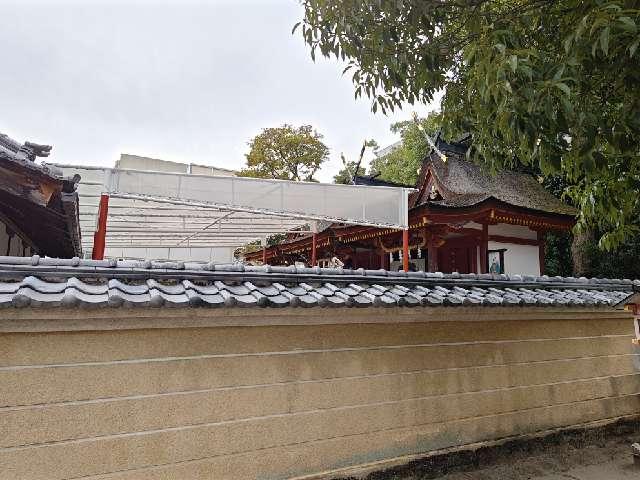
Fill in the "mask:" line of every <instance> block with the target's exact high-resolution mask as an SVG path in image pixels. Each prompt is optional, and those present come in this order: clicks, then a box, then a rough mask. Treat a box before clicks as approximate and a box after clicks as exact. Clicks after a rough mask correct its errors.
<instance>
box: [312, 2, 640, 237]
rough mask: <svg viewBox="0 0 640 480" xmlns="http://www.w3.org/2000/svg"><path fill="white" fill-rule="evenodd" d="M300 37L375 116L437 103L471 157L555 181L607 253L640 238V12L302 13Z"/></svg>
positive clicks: (621, 5)
mask: <svg viewBox="0 0 640 480" xmlns="http://www.w3.org/2000/svg"><path fill="white" fill-rule="evenodd" d="M301 3H302V4H303V6H304V9H305V13H304V18H303V20H302V22H301V24H300V25H301V33H302V36H303V38H304V41H305V42H306V43H307V44H308V45H309V47H310V49H311V56H312V57H313V58H315V56H316V55H317V54H321V55H324V56H327V57H329V56H334V57H336V58H339V59H341V60H344V61H346V62H347V67H346V68H345V72H346V71H350V72H351V74H352V79H353V83H354V86H355V95H356V97H360V96H365V95H366V96H367V97H369V98H370V99H371V100H372V109H373V110H374V111H376V110H377V109H381V110H382V111H388V110H393V109H394V108H397V107H400V106H401V105H402V104H403V103H404V102H409V103H413V102H423V103H426V102H430V101H432V100H433V98H434V94H435V93H436V92H438V91H440V90H444V91H445V94H444V98H443V104H442V108H443V122H444V125H445V127H446V129H447V130H446V133H447V136H448V137H451V136H452V135H451V133H452V132H453V131H455V130H459V131H468V132H470V133H472V134H473V138H474V145H473V149H472V150H471V151H470V155H471V156H472V157H473V158H474V159H475V160H477V161H479V162H484V163H486V164H487V166H488V167H489V168H492V169H494V170H497V169H503V168H507V167H511V168H513V167H515V166H516V165H517V164H518V163H520V164H524V165H532V166H536V167H538V168H540V169H541V171H542V172H543V173H544V174H545V175H549V174H559V175H561V176H562V177H563V178H565V179H566V180H567V181H568V184H569V185H571V186H570V187H568V188H567V189H566V193H567V194H568V195H570V197H571V198H572V199H573V200H574V202H575V204H576V205H577V206H578V207H579V209H580V215H579V225H578V226H579V228H589V229H593V230H597V231H599V232H600V233H601V237H600V246H601V247H603V248H605V249H610V248H612V247H614V246H615V245H618V244H620V243H621V242H622V241H623V240H624V239H625V238H630V237H632V236H634V235H637V234H638V232H639V231H640V229H639V227H638V221H637V218H636V216H635V212H637V211H638V204H639V202H640V195H639V194H638V192H640V152H639V148H640V147H639V142H638V138H640V89H639V88H638V85H639V84H640V61H639V59H640V58H639V56H640V52H638V47H639V45H640V2H639V1H638V0H445V1H432V0H394V1H380V0H337V1H331V2H329V1H326V0H301Z"/></svg>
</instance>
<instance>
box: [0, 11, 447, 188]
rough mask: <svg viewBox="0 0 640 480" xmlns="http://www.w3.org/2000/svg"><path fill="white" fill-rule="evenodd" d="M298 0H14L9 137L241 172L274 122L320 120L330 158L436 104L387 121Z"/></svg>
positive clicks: (2, 100) (4, 86)
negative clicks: (311, 38)
mask: <svg viewBox="0 0 640 480" xmlns="http://www.w3.org/2000/svg"><path fill="white" fill-rule="evenodd" d="M302 14H303V11H302V7H301V6H300V5H299V3H298V2H297V1H296V0H208V1H203V0H201V1H196V0H182V1H177V0H176V1H167V0H164V1H163V0H157V1H152V0H138V1H131V0H130V1H124V0H110V1H102V0H83V1H79V0H76V1H74V0H66V1H62V0H57V1H56V0H50V1H46V0H2V1H0V18H3V19H4V21H3V27H2V29H0V45H2V46H3V49H2V54H1V56H0V132H2V133H6V134H8V135H9V136H11V137H12V138H14V139H15V140H18V141H20V142H23V141H25V140H29V141H33V142H36V143H44V144H49V145H53V151H52V154H51V157H50V161H52V162H56V163H64V164H74V165H101V166H113V164H114V162H115V160H117V159H118V158H119V156H120V153H130V154H136V155H143V156H149V157H155V158H162V159H165V160H173V161H179V162H192V163H199V164H204V165H213V166H217V167H223V168H230V169H240V168H242V166H243V165H244V163H245V157H244V155H245V154H246V153H247V152H248V147H247V142H248V141H249V140H250V139H251V138H252V137H254V136H255V135H257V134H258V133H260V131H261V130H262V129H263V128H268V127H276V126H280V125H282V124H284V123H288V124H292V125H294V126H299V125H303V124H308V125H312V126H313V127H314V128H316V129H317V131H318V132H319V133H321V134H322V135H323V136H324V139H323V141H324V142H325V143H326V144H327V146H328V147H329V149H330V152H331V153H330V158H329V160H328V161H327V162H326V164H325V165H324V166H323V168H322V170H321V171H320V172H319V173H318V175H317V176H316V177H317V178H318V179H319V180H320V181H323V182H330V181H331V180H332V177H333V175H335V174H336V173H337V172H338V170H339V169H340V168H341V166H342V162H341V160H340V153H341V152H344V154H345V156H346V157H347V159H354V160H355V159H356V158H357V155H358V153H359V150H360V147H361V145H362V142H363V140H365V139H375V140H376V141H377V142H378V144H379V145H380V146H381V147H383V146H386V145H388V144H391V143H393V142H395V141H396V140H398V137H397V135H395V134H392V133H391V132H390V131H389V126H390V125H391V124H392V123H393V122H395V121H398V120H404V119H407V118H410V116H411V113H412V112H413V111H417V112H418V113H419V114H421V115H424V114H426V112H428V111H430V110H433V109H434V108H437V105H435V104H434V105H414V106H407V108H405V109H403V110H402V111H401V112H396V113H394V114H392V115H389V116H385V115H383V114H382V113H380V112H378V113H377V114H373V113H372V112H371V108H370V107H371V105H370V102H369V100H367V99H359V100H357V101H356V100H355V99H354V96H353V91H354V89H353V85H352V83H351V79H350V77H348V76H343V75H342V68H343V66H341V64H340V63H339V62H337V61H335V60H325V59H321V60H316V62H315V63H314V62H313V61H312V60H311V58H310V56H309V52H308V49H307V48H306V47H305V44H304V42H303V41H302V38H301V36H300V34H299V33H296V34H295V35H292V34H291V29H292V27H293V25H294V24H295V23H296V22H298V21H299V20H300V19H301V18H302Z"/></svg>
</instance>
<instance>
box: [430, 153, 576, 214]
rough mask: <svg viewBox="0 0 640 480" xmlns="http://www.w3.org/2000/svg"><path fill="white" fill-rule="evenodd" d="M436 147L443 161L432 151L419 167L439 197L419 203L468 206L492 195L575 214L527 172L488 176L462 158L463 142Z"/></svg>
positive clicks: (533, 207)
mask: <svg viewBox="0 0 640 480" xmlns="http://www.w3.org/2000/svg"><path fill="white" fill-rule="evenodd" d="M438 147H439V148H440V150H441V151H442V152H443V153H444V154H445V155H446V157H447V161H446V162H443V161H442V160H441V159H440V157H439V156H437V155H435V154H433V153H432V154H431V156H430V157H429V159H427V161H426V163H425V167H423V168H428V169H430V170H431V171H432V172H433V174H434V176H435V180H436V183H437V186H438V187H439V191H440V194H441V196H442V200H438V201H433V200H428V198H426V197H425V198H424V199H423V201H422V202H421V203H427V204H432V205H436V206H442V207H470V206H473V205H476V204H479V203H481V202H483V201H485V200H488V199H490V198H493V199H496V200H499V201H501V202H504V203H508V204H509V205H514V206H517V207H522V208H526V209H530V210H538V211H543V212H549V213H556V214H560V215H570V216H575V215H576V213H577V212H576V209H575V208H573V207H572V206H570V205H567V204H566V203H563V202H562V201H560V200H559V199H557V198H556V197H554V196H553V195H552V194H551V193H549V192H548V191H547V190H545V189H544V187H542V185H540V183H539V182H538V181H537V180H536V179H535V178H534V177H533V176H531V175H529V174H526V173H520V172H513V171H502V172H498V173H497V174H495V175H491V174H489V173H487V172H486V171H485V170H483V169H482V168H481V167H480V166H479V165H476V164H474V163H472V162H469V161H468V160H466V158H465V150H466V148H467V146H466V145H462V144H447V143H445V142H442V141H439V142H438ZM426 195H428V192H426Z"/></svg>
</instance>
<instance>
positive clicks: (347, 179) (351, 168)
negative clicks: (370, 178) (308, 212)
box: [333, 140, 378, 185]
mask: <svg viewBox="0 0 640 480" xmlns="http://www.w3.org/2000/svg"><path fill="white" fill-rule="evenodd" d="M368 148H372V149H374V150H375V149H376V148H378V144H377V143H376V141H375V140H365V141H364V142H363V143H362V148H361V149H360V157H358V161H357V162H356V161H347V159H346V158H345V157H344V154H342V153H341V154H340V158H341V159H342V165H344V167H343V168H342V170H340V171H339V172H338V174H337V175H335V176H334V177H333V182H334V183H341V184H343V185H350V184H351V183H352V182H353V179H354V177H356V176H361V175H364V174H365V173H366V169H365V168H364V167H363V166H362V160H363V159H364V154H365V152H366V151H367V149H368Z"/></svg>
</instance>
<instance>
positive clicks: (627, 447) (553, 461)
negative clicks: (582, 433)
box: [415, 437, 640, 480]
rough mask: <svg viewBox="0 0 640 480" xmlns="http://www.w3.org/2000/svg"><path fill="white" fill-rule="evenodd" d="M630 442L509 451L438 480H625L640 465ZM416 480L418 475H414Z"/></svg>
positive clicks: (634, 476)
mask: <svg viewBox="0 0 640 480" xmlns="http://www.w3.org/2000/svg"><path fill="white" fill-rule="evenodd" d="M631 443H632V442H631V441H629V440H628V439H626V438H624V437H622V438H609V439H607V440H605V441H602V442H600V443H599V444H594V445H587V446H582V447H578V448H577V447H575V446H572V445H570V444H568V445H561V446H555V447H552V448H549V449H547V450H546V451H543V452H540V453H533V454H528V455H527V454H519V453H512V454H510V455H507V456H505V457H504V458H501V459H499V460H498V461H496V463H495V464H493V465H487V466H486V467H481V468H478V469H474V470H471V471H467V472H457V473H450V474H447V475H444V476H442V477H439V478H440V479H441V480H515V479H518V480H520V479H529V480H627V479H636V480H638V479H640V467H635V466H634V464H633V460H632V456H631ZM415 478H416V480H417V479H418V478H420V477H415Z"/></svg>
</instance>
